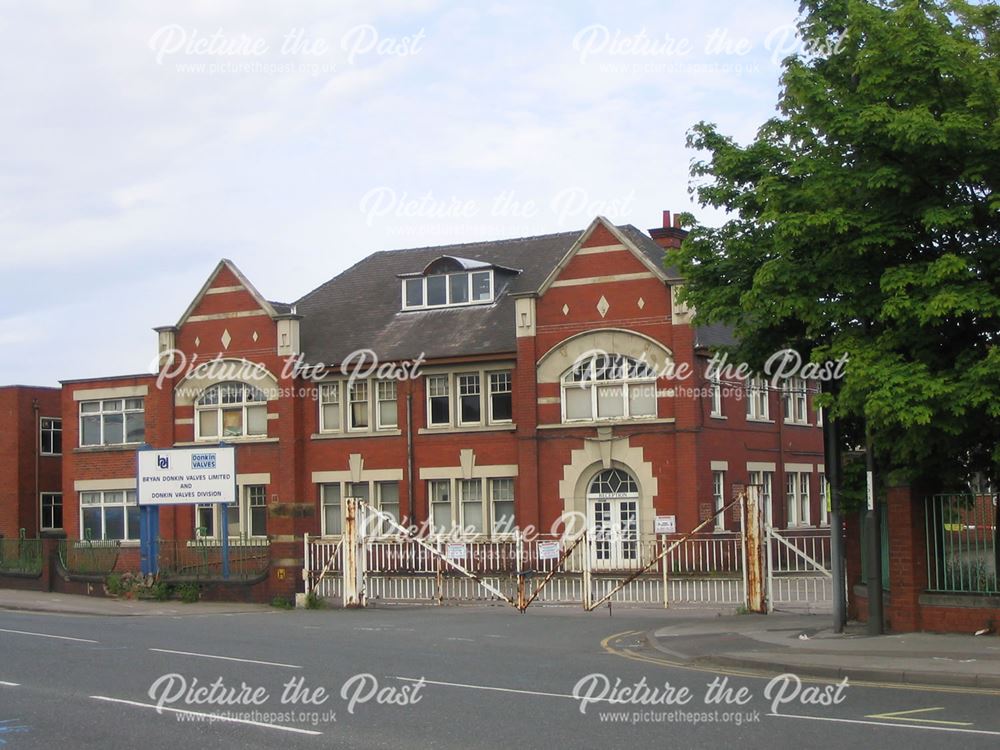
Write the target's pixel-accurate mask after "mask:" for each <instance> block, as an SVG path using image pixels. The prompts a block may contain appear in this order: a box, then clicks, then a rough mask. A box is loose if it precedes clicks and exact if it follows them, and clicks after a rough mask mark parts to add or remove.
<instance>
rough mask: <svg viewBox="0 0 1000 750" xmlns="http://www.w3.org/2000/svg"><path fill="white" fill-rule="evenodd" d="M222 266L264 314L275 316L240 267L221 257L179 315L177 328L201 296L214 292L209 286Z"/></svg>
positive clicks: (202, 317)
mask: <svg viewBox="0 0 1000 750" xmlns="http://www.w3.org/2000/svg"><path fill="white" fill-rule="evenodd" d="M223 268H228V269H229V270H230V272H231V273H232V274H233V276H235V277H236V278H237V280H238V281H239V282H240V287H242V288H243V289H246V290H247V292H249V293H250V296H251V297H253V298H254V301H255V302H256V303H257V304H258V305H260V307H261V309H262V310H263V311H264V314H266V315H267V316H269V317H271V318H274V317H275V316H277V314H278V313H277V311H276V310H275V309H274V307H273V306H272V305H271V303H270V302H268V301H267V300H266V299H264V297H263V296H262V295H261V293H260V292H258V291H257V288H256V287H255V286H254V285H253V284H251V283H250V280H249V279H247V277H246V276H244V275H243V272H242V271H240V269H238V268H237V267H236V264H235V263H233V262H232V261H231V260H229V259H228V258H223V259H222V260H220V261H219V263H218V265H217V266H216V267H215V270H213V271H212V273H210V274H209V276H208V278H207V279H206V280H205V283H204V284H202V287H201V289H199V290H198V293H197V294H196V295H195V296H194V299H193V300H191V304H190V305H188V307H187V309H186V310H185V311H184V314H183V315H181V318H180V320H178V321H177V327H178V328H180V327H181V326H182V325H184V323H186V322H187V321H188V319H189V318H191V313H193V312H194V309H195V308H196V307H197V306H198V303H199V302H201V300H202V298H203V297H204V296H205V295H206V294H213V293H215V292H212V291H210V289H211V286H212V282H213V281H215V279H216V277H217V276H218V275H219V272H220V271H221V270H222V269H223ZM238 288H239V287H232V286H230V287H220V289H225V290H226V291H236V289H238ZM220 293H221V292H220ZM197 320H214V318H210V317H208V316H197V317H196V318H195V319H194V321H197Z"/></svg>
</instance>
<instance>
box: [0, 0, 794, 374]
mask: <svg viewBox="0 0 1000 750" xmlns="http://www.w3.org/2000/svg"><path fill="white" fill-rule="evenodd" d="M795 10H796V5H795V3H794V2H792V1H791V0H773V1H772V2H756V3H740V4H737V3H731V2H726V1H724V0H714V1H713V2H709V3H702V4H697V5H692V4H687V3H681V2H679V1H676V2H667V3H664V2H656V1H654V0H648V1H637V2H630V3H627V4H624V3H621V2H602V1H598V0H595V1H594V2H590V3H586V4H584V3H581V4H575V3H566V4H559V5H555V4H551V5H549V4H538V3H529V2H527V0H506V1H504V2H499V1H498V2H494V3H491V4H488V5H483V6H475V5H460V4H458V3H447V2H437V1H430V0H428V1H427V2H419V3H415V2H406V3H399V2H392V1H391V0H377V1H376V2H363V3H362V2H351V3H329V2H325V1H323V0H310V1H308V2H297V3H282V4H276V3H269V4H245V3H241V2H235V0H230V1H226V2H214V3H202V2H196V1H195V0H189V1H188V2H176V3H171V4H169V5H163V4H157V5H154V4H127V5H126V4H99V5H97V6H94V5H93V4H91V3H84V2H70V3H66V2H36V3H31V4H21V5H18V6H16V7H9V8H8V9H7V11H6V12H5V14H4V15H5V18H4V20H3V21H0V55H2V57H0V64H2V65H3V67H4V70H5V71H8V72H11V71H13V72H15V73H16V74H15V75H6V76H4V77H3V78H2V79H0V96H2V97H3V101H4V102H5V103H7V106H6V107H5V116H4V117H3V118H0V140H2V142H3V143H4V144H5V148H4V150H3V152H2V153H0V274H2V279H3V282H4V286H5V292H6V297H5V298H4V299H3V300H2V301H0V317H3V318H4V319H6V320H8V322H9V325H8V327H6V328H5V329H4V334H3V335H4V336H5V337H7V338H6V339H5V340H8V341H9V342H10V343H11V344H12V345H16V347H17V348H18V350H19V352H21V353H22V354H23V356H19V357H17V358H15V359H11V358H5V359H4V361H3V363H2V364H0V383H3V382H7V381H15V380H16V381H23V380H27V379H34V380H38V381H40V382H52V381H53V380H54V379H56V378H67V377H77V376H83V375H95V376H96V375H101V374H105V373H106V374H114V373H119V372H123V371H133V370H144V369H145V368H146V366H147V364H148V361H147V360H148V358H149V355H150V353H151V351H152V345H153V341H152V338H151V336H152V334H151V333H150V331H149V328H150V327H152V326H154V325H160V324H163V323H169V322H172V321H173V320H175V319H176V317H177V315H179V313H180V311H182V310H183V309H184V307H185V306H186V304H187V302H188V301H189V300H190V297H191V296H192V295H193V294H194V293H195V292H196V291H197V289H198V287H199V286H200V284H201V283H202V281H203V280H204V277H205V275H207V274H208V273H209V271H210V270H211V268H212V267H213V266H214V264H215V262H216V261H217V260H218V258H219V257H223V256H226V257H231V258H233V259H234V260H235V261H236V262H237V264H238V265H239V266H240V267H241V268H242V269H243V270H244V271H245V272H246V273H247V274H248V275H249V276H250V278H251V279H252V280H253V281H254V282H255V283H256V284H257V285H258V287H259V288H260V289H261V291H262V292H263V293H264V294H265V295H266V296H268V297H270V298H277V299H285V300H291V299H294V298H296V297H298V296H300V295H302V294H304V293H305V292H306V291H308V290H309V289H310V288H312V287H313V286H315V285H316V284H317V283H320V281H322V280H323V279H324V278H326V277H328V276H331V275H333V274H335V273H337V272H338V271H340V270H342V269H343V268H345V267H347V266H348V265H350V264H351V263H353V262H355V261H356V260H358V259H359V258H361V257H363V256H364V255H366V254H368V253H369V252H371V251H373V250H376V249H384V248H389V247H401V246H408V245H418V244H430V243H434V242H453V241H468V240H476V239H484V238H492V237H499V236H511V235H516V234H531V233H541V232H547V231H556V230H564V229H570V228H574V224H573V222H574V220H576V221H575V224H576V225H578V226H583V225H585V224H586V223H588V221H589V219H590V218H591V217H590V216H587V215H585V213H586V210H589V209H592V208H594V209H607V208H609V207H610V208H614V207H615V206H617V207H619V208H621V207H624V208H625V211H624V212H622V214H621V215H612V218H614V219H615V220H621V221H628V222H632V223H635V224H637V225H638V226H640V227H643V228H646V227H649V226H653V225H655V224H656V223H658V221H659V213H660V210H661V209H664V208H666V209H672V210H683V209H691V208H694V207H693V206H692V205H691V202H690V197H689V195H688V194H687V181H688V178H687V168H688V163H689V161H690V159H691V157H692V154H691V153H690V152H688V151H686V150H685V148H684V134H685V132H686V131H687V129H688V128H689V127H690V126H691V125H692V124H693V123H694V122H696V121H698V120H702V119H705V120H710V121H714V122H718V123H719V124H720V126H721V127H722V128H723V129H724V130H726V131H727V132H730V133H733V134H734V135H735V136H736V137H737V138H739V139H747V138H749V137H751V136H752V133H753V130H754V128H755V127H756V125H757V124H759V123H760V122H761V121H762V120H763V119H764V118H766V117H768V116H770V115H771V113H772V111H773V104H774V101H775V97H776V92H777V88H776V81H777V74H778V71H777V70H776V69H774V68H773V66H770V63H769V62H768V54H767V53H766V50H764V49H763V41H764V39H765V38H766V36H767V33H768V31H769V30H770V29H772V28H774V27H775V26H777V25H780V24H783V23H787V22H789V21H790V20H792V19H793V18H794V15H795ZM594 23H601V24H605V25H607V26H608V27H609V28H610V29H614V30H618V31H620V32H621V33H622V34H636V33H638V32H640V31H642V30H645V32H646V33H647V34H648V35H650V36H652V37H657V38H659V37H663V36H664V35H666V34H670V35H671V36H674V37H687V38H690V39H691V40H693V41H695V42H697V43H698V44H699V45H702V44H703V41H704V37H705V35H706V34H708V33H709V32H711V31H712V29H714V28H716V27H725V28H727V29H729V30H730V31H731V35H732V36H734V37H736V36H743V37H746V38H747V39H749V40H751V41H752V42H753V45H754V49H753V52H752V53H751V54H750V55H748V56H747V57H748V59H750V58H752V59H754V60H757V61H758V62H759V63H764V65H763V67H762V68H761V70H760V71H759V72H757V73H754V74H747V75H736V74H734V73H732V72H728V73H727V72H719V71H711V70H708V71H706V70H692V71H690V72H687V73H684V74H675V73H670V72H665V71H662V70H646V69H641V66H640V69H638V70H633V69H631V68H629V67H628V66H629V65H632V64H640V63H646V62H649V60H646V59H645V58H638V59H634V58H633V57H629V56H627V55H624V56H617V57H615V56H612V58H611V59H610V60H607V61H605V60H596V61H594V63H593V64H591V62H588V63H587V64H581V62H580V59H579V54H578V51H575V50H574V49H573V38H574V35H575V34H576V33H577V32H578V31H579V30H580V29H581V28H583V27H585V26H586V25H588V24H594ZM171 24H173V25H177V26H179V27H181V28H182V29H183V30H184V32H185V34H187V35H188V36H189V37H190V38H205V37H210V36H211V35H212V34H214V33H216V32H219V33H220V34H221V35H222V37H224V38H226V39H234V38H239V37H243V36H245V37H248V38H260V39H263V40H265V42H266V43H267V46H268V49H269V52H268V53H267V54H266V55H263V56H261V57H260V59H258V57H256V56H236V57H235V59H231V58H232V57H233V56H230V57H229V58H226V57H221V56H213V55H184V54H181V53H179V52H178V53H169V54H166V53H165V54H164V55H163V56H162V58H161V61H160V62H159V63H158V61H157V50H155V49H152V48H151V47H150V40H151V39H152V38H153V36H154V34H155V33H156V32H157V30H158V29H161V28H163V27H164V26H167V25H171ZM359 25H370V26H372V27H373V28H374V29H375V30H376V32H377V35H378V40H377V44H375V45H374V47H375V48H377V47H378V45H379V44H381V45H382V47H383V49H384V50H392V49H395V50H397V51H399V50H400V49H403V48H405V44H406V40H409V44H410V51H413V45H414V39H415V38H416V37H417V36H418V35H421V41H420V43H419V45H417V47H418V49H417V53H416V54H411V55H407V56H402V55H377V54H375V52H374V51H373V50H369V51H367V52H363V53H362V52H359V53H358V54H357V55H355V58H354V60H353V64H352V61H351V60H349V53H350V49H345V44H344V43H343V42H344V38H345V34H347V33H348V32H349V31H350V30H351V29H353V28H356V27H358V26H359ZM296 30H301V32H302V35H303V37H304V38H308V39H311V40H314V41H315V40H318V39H324V40H327V41H328V43H329V47H330V49H329V51H328V53H326V54H325V55H319V56H309V55H297V56H287V55H286V56H282V55H281V54H280V53H279V51H278V49H279V47H280V45H281V42H282V39H283V37H284V36H285V35H286V34H288V33H289V32H296ZM366 33H367V32H366ZM357 38H358V37H357V36H355V37H353V39H357ZM349 40H350V39H349ZM695 57H697V58H698V60H699V61H702V62H705V61H706V60H707V58H706V56H705V55H704V54H701V55H700V57H699V56H697V55H696V56H695ZM730 58H731V56H729V58H726V59H727V60H729V61H730V62H732V59H730ZM228 62H236V63H253V62H261V63H268V64H272V65H291V66H292V70H289V71H281V70H275V71H270V72H266V71H264V72H239V73H238V72H222V71H219V72H210V71H209V70H208V69H207V68H206V69H203V70H201V71H200V72H199V71H192V70H187V69H185V68H184V67H183V66H186V65H191V64H193V63H194V64H205V65H209V64H212V63H215V64H223V63H228ZM654 62H662V61H654ZM667 62H670V61H669V60H668V61H667ZM321 63H322V64H323V65H326V68H325V69H322V70H317V69H316V66H317V65H319V64H321ZM602 63H615V64H618V63H621V64H624V65H625V66H626V67H625V68H620V67H619V68H616V67H601V64H602ZM309 65H312V66H313V67H312V68H310V67H309ZM769 66H770V67H769ZM380 185H381V186H387V187H390V188H392V189H393V190H395V191H396V192H397V193H398V194H403V193H407V194H409V195H410V196H416V197H419V196H422V195H425V194H428V193H431V194H433V195H434V196H435V198H438V199H441V200H445V199H449V198H451V197H454V198H456V199H457V200H460V201H472V202H474V203H475V204H476V205H477V206H478V207H479V213H478V215H476V216H475V217H472V218H471V219H469V220H453V219H434V218H432V217H431V218H425V217H417V218H416V219H411V218H407V217H403V216H397V215H390V216H386V217H384V218H383V219H382V220H380V221H378V222H377V223H374V224H371V225H370V224H369V222H368V220H367V217H366V216H365V214H364V213H363V212H362V210H361V207H360V201H361V197H362V196H363V195H364V194H365V193H366V192H367V191H368V190H370V189H371V188H373V187H376V186H380ZM567 191H569V192H570V193H572V194H573V195H577V196H583V198H582V201H583V203H584V205H585V210H581V212H580V213H579V215H578V216H577V214H573V215H571V216H569V217H566V216H560V213H559V211H558V209H557V208H554V207H553V202H554V201H557V199H558V198H559V196H565V195H566V194H567ZM500 196H509V197H510V198H511V200H513V201H516V202H518V203H519V204H521V205H523V204H526V203H528V202H533V203H535V204H536V205H537V206H538V207H540V210H538V211H537V212H536V213H535V214H534V215H532V216H527V215H517V214H516V213H513V212H509V211H508V212H507V213H505V214H501V215H496V214H495V213H494V212H493V211H492V207H493V206H494V204H495V202H496V201H497V199H498V198H499V197H500ZM701 215H702V216H703V217H705V216H707V217H711V212H702V213H701ZM577 219H578V220H577ZM276 258H279V259H280V262H278V263H276V262H275V259H276ZM8 290H9V291H8ZM95 329H96V330H98V331H99V332H100V335H99V336H97V337H96V338H95V336H94V334H93V331H94V330H95Z"/></svg>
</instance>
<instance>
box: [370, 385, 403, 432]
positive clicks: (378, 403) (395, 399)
mask: <svg viewBox="0 0 1000 750" xmlns="http://www.w3.org/2000/svg"><path fill="white" fill-rule="evenodd" d="M373 385H374V386H375V393H374V396H375V429H377V430H395V429H398V428H399V385H398V383H397V382H396V381H395V380H375V381H374V383H373ZM389 390H391V391H392V395H391V397H390V396H389V395H388V392H389ZM390 402H391V403H392V409H393V414H394V415H395V417H394V421H393V422H392V423H391V424H385V423H383V422H382V404H384V403H385V404H388V403H390Z"/></svg>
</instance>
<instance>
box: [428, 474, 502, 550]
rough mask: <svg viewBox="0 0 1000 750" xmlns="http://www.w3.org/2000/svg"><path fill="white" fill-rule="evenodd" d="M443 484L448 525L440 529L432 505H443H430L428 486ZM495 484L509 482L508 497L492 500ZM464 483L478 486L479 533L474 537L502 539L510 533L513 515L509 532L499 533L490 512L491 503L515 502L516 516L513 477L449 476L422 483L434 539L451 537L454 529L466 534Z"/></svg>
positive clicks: (429, 489)
mask: <svg viewBox="0 0 1000 750" xmlns="http://www.w3.org/2000/svg"><path fill="white" fill-rule="evenodd" d="M437 482H441V483H445V484H447V487H448V506H449V517H450V525H449V526H448V527H447V528H445V529H441V528H439V527H438V526H436V525H435V523H434V506H435V505H444V503H434V502H433V499H432V498H433V494H434V493H433V491H432V486H433V485H434V484H435V483H437ZM499 482H505V483H506V482H509V483H510V497H509V498H506V497H503V498H499V499H497V498H496V497H495V492H496V490H497V483H499ZM466 483H474V484H477V485H478V487H479V503H480V513H481V515H482V519H483V523H482V530H481V531H479V532H476V533H475V534H473V536H474V537H475V538H503V537H506V536H509V535H510V534H512V533H513V532H514V531H515V530H516V528H517V522H516V516H515V521H514V526H513V527H512V528H511V529H510V530H509V531H499V530H497V529H496V516H495V509H494V502H511V503H515V505H514V508H513V510H514V512H515V513H516V509H517V506H516V500H515V497H516V493H517V483H516V477H510V476H497V477H479V478H475V479H468V480H467V479H464V478H461V477H452V478H451V479H428V480H426V484H425V486H426V489H427V507H428V517H429V522H430V525H431V527H432V529H433V532H432V533H433V535H436V536H447V535H449V534H451V533H452V532H453V531H454V529H455V528H458V529H460V530H461V531H462V532H463V534H464V533H465V531H466V527H467V526H468V524H467V523H466V518H465V503H466V500H465V496H464V492H465V487H466V486H467V484H466Z"/></svg>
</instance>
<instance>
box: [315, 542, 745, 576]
mask: <svg viewBox="0 0 1000 750" xmlns="http://www.w3.org/2000/svg"><path fill="white" fill-rule="evenodd" d="M678 538H680V536H679V535H660V536H653V535H645V534H643V535H635V536H623V535H621V534H609V535H607V536H605V537H601V536H597V537H596V538H592V539H588V541H587V544H586V546H584V545H580V546H579V547H577V548H576V549H574V550H573V551H572V552H571V553H570V554H569V555H568V557H567V558H566V560H565V561H564V562H563V563H562V565H561V566H559V567H561V569H562V570H564V571H566V572H580V571H582V570H583V568H584V565H583V556H584V555H585V554H590V556H591V560H592V561H593V565H594V570H595V572H615V573H630V572H632V571H635V570H639V569H641V568H642V567H643V566H644V565H645V564H646V563H648V562H649V561H651V560H653V559H654V558H655V557H656V556H657V555H658V554H659V553H660V552H661V551H662V550H664V549H665V548H666V547H668V546H669V545H670V544H672V543H673V542H674V541H676V539H678ZM424 541H425V542H427V543H430V544H431V545H432V546H434V547H436V548H437V549H438V550H439V551H440V552H441V553H443V554H446V553H447V552H448V546H449V545H455V546H453V547H452V549H453V551H454V552H455V553H456V554H461V555H462V557H461V560H462V565H463V566H465V567H466V568H467V569H468V570H470V571H472V572H474V573H477V574H478V573H484V574H491V573H492V574H514V573H516V572H517V570H518V561H519V560H520V564H521V566H522V568H521V569H522V570H530V571H533V572H535V573H548V572H549V571H551V570H552V569H553V568H554V567H556V563H557V560H556V559H555V558H551V557H549V558H543V557H542V555H541V554H540V553H539V550H540V547H542V546H544V545H546V544H551V543H552V542H557V541H559V537H557V536H552V535H539V536H537V537H532V538H530V539H519V538H516V537H513V538H510V539H496V540H489V541H484V540H482V539H477V538H472V539H468V540H462V539H460V538H451V537H449V538H447V539H433V538H430V539H425V540H424ZM365 547H366V554H367V558H366V561H365V570H366V571H368V572H369V573H413V574H419V573H435V572H436V571H437V570H438V567H439V560H438V558H437V557H436V556H435V555H434V554H432V553H431V552H430V551H429V550H427V548H426V547H423V546H421V545H420V544H418V543H417V542H415V541H413V540H412V539H407V538H402V537H400V538H386V539H372V540H367V541H366V544H365ZM742 549H743V547H742V540H741V538H740V537H739V536H736V535H732V534H727V535H718V536H716V535H713V534H707V535H704V536H698V537H693V538H691V539H687V540H685V541H684V542H682V543H681V544H680V545H679V546H678V547H677V548H676V549H674V550H672V551H671V552H670V554H668V555H667V556H666V557H665V558H664V559H663V561H661V562H660V563H659V564H658V565H657V566H656V567H655V569H651V570H650V571H649V572H650V574H659V573H662V571H663V565H664V564H666V566H667V572H668V573H670V574H671V575H689V576H733V577H736V576H739V575H740V574H741V571H742ZM318 562H319V561H318V560H317V561H316V563H317V564H318ZM324 562H325V560H324ZM314 567H315V566H314ZM320 567H321V566H320Z"/></svg>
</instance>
